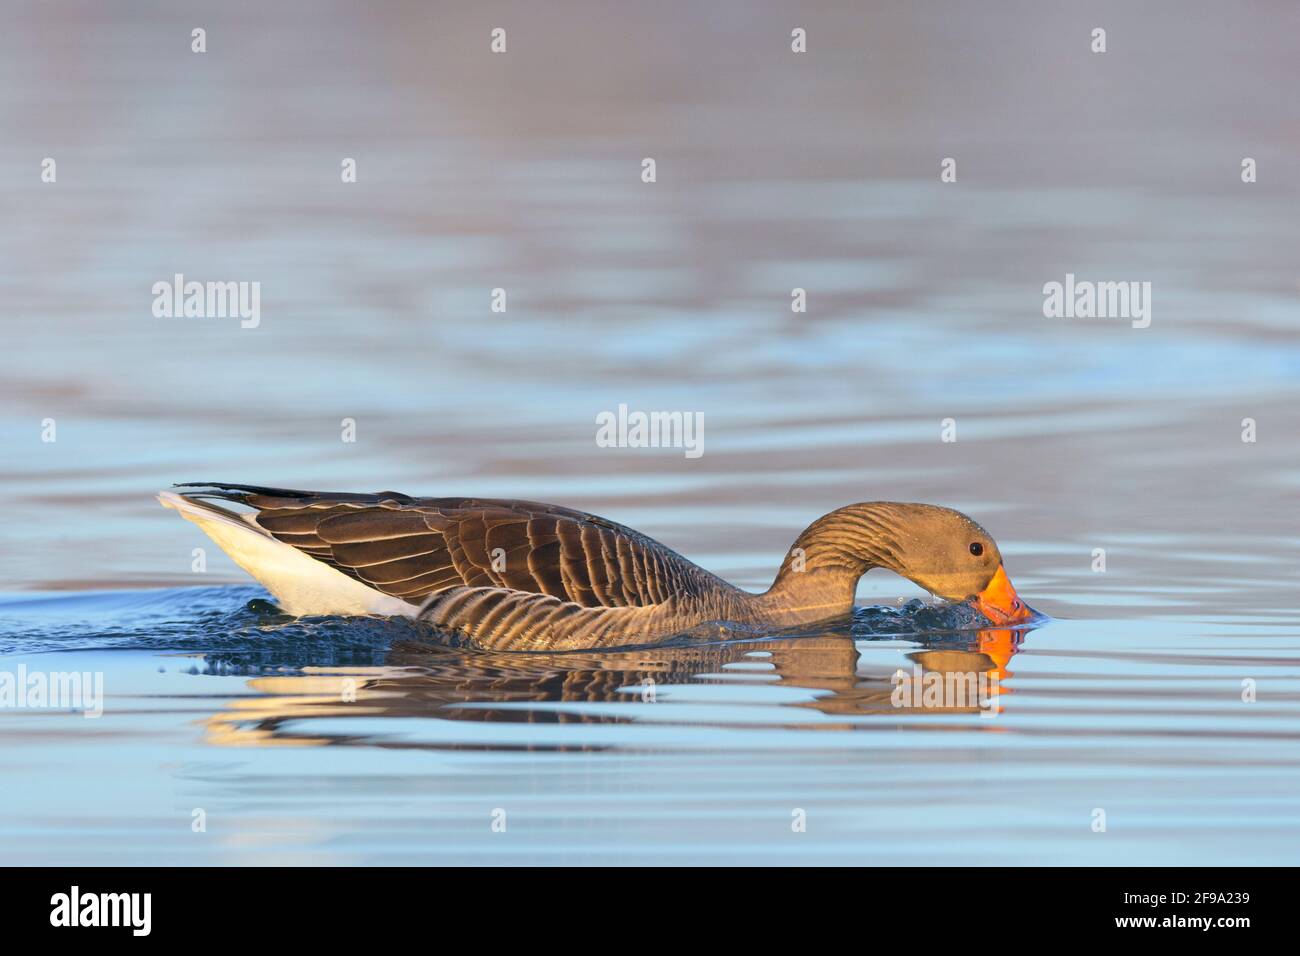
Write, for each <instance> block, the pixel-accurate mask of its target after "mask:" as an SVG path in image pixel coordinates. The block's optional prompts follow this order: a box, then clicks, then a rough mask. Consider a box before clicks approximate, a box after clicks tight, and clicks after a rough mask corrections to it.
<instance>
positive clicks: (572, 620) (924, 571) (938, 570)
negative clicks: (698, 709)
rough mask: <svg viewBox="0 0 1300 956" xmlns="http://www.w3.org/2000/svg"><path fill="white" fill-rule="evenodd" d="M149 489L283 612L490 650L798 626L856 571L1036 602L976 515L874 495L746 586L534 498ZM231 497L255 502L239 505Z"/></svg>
mask: <svg viewBox="0 0 1300 956" xmlns="http://www.w3.org/2000/svg"><path fill="white" fill-rule="evenodd" d="M175 487H177V488H183V489H187V490H185V491H181V492H174V491H164V492H161V493H160V494H159V496H158V498H159V500H160V501H161V502H162V503H163V504H164V505H165V506H167V507H169V508H174V509H176V510H177V511H178V512H180V514H181V515H182V516H183V517H185V518H187V519H189V520H190V521H192V522H194V523H195V524H197V525H198V526H199V527H200V528H202V529H203V531H204V532H206V533H207V535H208V536H209V537H211V538H212V540H213V541H215V542H216V543H217V544H218V545H220V546H221V548H222V549H223V550H224V551H225V552H226V553H227V554H229V555H230V557H231V558H232V559H234V561H235V563H236V564H238V565H239V566H240V567H242V568H243V569H244V570H245V571H247V572H248V573H249V574H251V575H252V576H253V577H254V578H256V579H257V580H258V581H259V582H261V583H262V585H263V586H264V587H266V589H267V590H269V591H270V592H271V593H272V594H273V595H274V596H275V597H276V599H277V600H278V601H279V602H280V606H281V607H282V608H283V609H284V610H285V611H286V612H287V613H289V614H294V615H309V614H310V615H317V614H385V615H394V614H402V615H407V616H410V617H415V618H420V619H423V620H427V621H429V622H431V623H432V624H433V625H435V626H436V627H438V628H440V629H442V630H444V631H449V632H452V633H453V634H455V635H457V637H458V638H459V639H462V640H464V641H465V642H466V643H469V644H471V645H473V646H476V647H481V648H485V649H490V650H573V649H589V648H607V647H622V646H627V645H633V644H648V643H653V642H655V641H656V640H660V639H663V638H666V637H670V636H672V635H675V634H680V633H682V632H684V631H688V630H691V629H692V628H696V627H698V626H700V625H704V624H709V623H712V622H725V623H728V624H735V625H739V626H741V627H753V628H771V629H781V628H790V627H805V626H809V625H812V624H818V623H824V622H827V621H832V620H835V619H842V618H846V617H848V616H849V615H850V614H851V613H852V610H853V598H854V591H855V589H856V587H857V583H858V579H859V578H860V577H861V576H862V575H863V574H864V573H866V571H867V570H869V569H870V568H886V569H888V570H890V571H893V572H894V573H896V574H899V575H902V576H903V577H905V578H908V579H909V580H911V581H914V582H916V583H917V584H919V585H920V586H921V587H923V588H925V589H926V590H927V591H930V592H931V593H933V594H935V595H937V596H939V597H941V598H944V599H945V600H950V601H965V600H969V601H971V602H972V603H973V605H974V606H975V607H976V608H978V609H979V610H980V611H981V612H982V613H983V614H984V615H985V616H986V617H987V618H989V620H990V621H992V622H993V623H995V624H1000V625H1004V626H1005V625H1015V624H1020V623H1024V622H1026V621H1029V620H1031V619H1032V617H1033V613H1034V612H1032V611H1031V610H1030V609H1029V608H1028V607H1027V606H1026V605H1025V604H1024V602H1023V601H1021V600H1020V598H1019V597H1018V596H1017V595H1016V591H1015V588H1013V587H1012V586H1011V581H1010V580H1009V579H1008V578H1007V573H1006V571H1005V569H1004V568H1003V566H1002V555H1001V553H1000V552H999V551H998V546H997V544H996V543H995V542H994V540H993V539H992V537H990V536H989V534H988V532H987V531H985V530H984V529H983V528H981V527H980V526H979V525H977V524H976V523H975V522H974V521H972V520H971V519H970V518H968V517H966V516H965V515H964V514H962V513H961V512H958V511H953V510H952V509H950V508H941V507H938V506H937V505H926V504H904V503H900V502H892V501H871V502H864V503H861V504H854V505H848V506H847V507H844V508H839V509H837V510H835V511H832V512H831V513H830V514H827V515H824V516H823V517H821V518H818V519H817V520H816V521H814V522H813V523H812V524H811V525H809V526H808V528H807V529H806V530H805V531H804V532H803V533H802V534H801V535H799V537H798V539H797V540H796V541H795V543H794V544H793V545H792V546H791V548H790V550H789V552H788V553H787V554H786V556H785V559H784V561H783V562H782V564H781V570H780V571H779V572H778V574H777V576H776V580H775V582H774V583H773V584H772V586H771V587H770V588H769V589H768V590H767V591H765V592H763V593H762V594H753V593H750V592H748V591H744V590H741V589H740V588H737V587H735V586H733V585H731V584H728V583H727V582H726V581H724V580H722V579H721V578H719V577H718V576H716V575H714V574H712V573H710V572H708V571H706V570H704V569H703V568H701V567H699V566H698V565H696V564H693V563H692V562H690V561H688V560H687V559H686V558H684V557H682V556H681V555H679V554H677V553H676V552H675V551H672V550H670V549H669V548H667V547H665V546H664V545H662V544H660V543H659V542H658V541H655V540H654V539H652V538H649V537H647V536H646V535H644V534H641V533H640V532H638V531H633V530H632V529H631V528H625V527H623V526H622V525H619V524H615V523H614V522H612V521H607V520H606V519H604V518H600V517H597V516H596V515H592V514H587V513H586V512H582V511H575V510H573V509H570V508H562V507H559V506H557V505H548V504H541V503H539V502H534V501H514V500H498V499H491V498H413V497H410V496H409V495H404V494H399V493H397V492H394V491H381V492H378V493H376V494H347V493H336V492H320V491H291V490H287V489H284V488H263V487H258V486H256V485H228V484H207V483H203V484H198V483H194V484H183V485H176V486H175ZM228 503H234V504H238V505H243V506H246V507H247V508H250V509H252V510H251V511H234V510H231V509H230V508H228V507H225V506H224V505H226V504H228Z"/></svg>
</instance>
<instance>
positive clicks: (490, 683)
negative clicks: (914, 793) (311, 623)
mask: <svg viewBox="0 0 1300 956" xmlns="http://www.w3.org/2000/svg"><path fill="white" fill-rule="evenodd" d="M1022 637H1023V633H1022V632H1018V631H1011V630H984V631H979V632H978V633H976V634H973V635H972V636H971V637H970V639H969V640H958V641H956V642H954V641H953V640H952V639H949V640H948V641H946V643H945V646H943V647H936V648H928V649H923V650H917V651H911V652H905V653H902V654H901V660H900V661H899V662H898V664H897V665H896V666H895V667H893V668H890V667H888V666H884V665H882V664H881V663H878V662H877V663H868V662H867V661H866V660H864V657H863V655H862V653H861V651H860V649H859V646H858V643H857V642H856V641H855V640H854V638H852V637H850V636H848V635H847V634H843V633H838V634H837V633H826V634H821V635H815V636H806V637H797V638H786V639H780V640H766V641H733V642H727V643H721V644H710V645H702V646H690V647H663V648H646V649H638V650H628V651H618V652H610V653H590V654H586V653H580V654H518V653H515V654H509V653H490V652H466V651H463V650H451V649H444V648H432V647H425V646H423V645H414V644H405V645H399V646H396V647H394V649H393V651H392V652H391V653H390V654H389V660H388V662H387V663H386V664H385V665H383V666H378V667H340V668H318V669H311V670H310V671H309V672H308V673H306V674H303V675H293V676H283V675H272V676H263V677H254V678H251V679H249V681H248V686H249V688H250V690H252V691H253V692H255V694H256V696H252V697H239V698H236V699H234V700H232V701H230V702H229V703H228V704H227V706H226V708H225V709H224V710H222V711H220V712H219V713H217V714H214V715H213V716H211V717H209V718H207V719H206V720H205V721H204V725H205V731H206V740H207V742H209V743H212V744H216V745H219V746H236V747H237V746H299V747H301V746H315V745H324V744H336V745H337V744H352V745H363V746H371V745H373V746H380V747H399V748H404V747H417V748H436V749H479V748H480V747H481V746H483V745H478V744H473V743H465V742H462V743H455V742H443V741H439V742H436V743H430V742H419V741H417V742H411V741H409V740H396V739H395V740H385V739H383V735H382V733H380V734H376V733H374V730H373V728H374V725H373V724H369V725H368V727H367V730H366V732H364V733H362V732H358V733H356V734H349V733H346V732H343V733H340V732H337V731H335V730H333V729H332V728H331V731H330V732H314V729H313V728H312V727H311V726H309V725H304V723H303V722H304V721H311V720H319V719H321V718H349V719H356V718H384V719H394V720H398V719H402V718H431V717H432V718H437V719H440V720H461V721H463V720H472V721H489V722H492V721H496V722H509V723H548V722H549V723H575V724H601V723H626V722H634V721H636V720H637V713H636V712H634V711H633V709H632V708H630V707H629V712H628V713H627V714H626V715H611V714H609V713H590V712H585V711H582V710H580V709H577V708H575V709H563V708H560V709H557V708H554V707H551V706H547V707H537V708H530V707H528V706H527V705H528V704H529V703H537V704H546V705H552V704H555V703H561V704H591V703H620V704H634V703H658V704H661V705H664V706H668V707H673V706H674V705H675V704H676V702H675V701H674V700H673V695H672V688H673V687H674V686H678V687H680V686H682V685H690V684H693V685H700V684H716V685H721V684H733V685H734V684H737V683H741V684H750V685H760V686H764V687H771V686H774V685H775V686H779V687H785V688H802V689H806V690H808V691H812V692H814V696H813V697H812V699H809V700H799V701H794V702H788V701H780V702H778V703H779V704H780V705H781V706H789V707H799V708H810V709H813V710H815V711H818V712H820V713H822V714H825V715H830V716H842V717H852V718H857V717H894V718H897V717H900V716H913V715H916V714H918V713H925V714H976V713H979V714H982V715H983V716H994V715H996V714H997V713H1000V712H1001V710H1002V705H1001V700H1000V698H1001V696H1002V695H1005V694H1007V693H1009V688H1007V687H1005V686H1004V685H1003V681H1004V680H1005V679H1006V678H1007V677H1009V676H1011V672H1010V671H1009V670H1008V669H1007V664H1008V663H1009V661H1010V659H1011V657H1012V656H1013V655H1014V654H1015V653H1016V652H1017V650H1018V649H1019V645H1020V641H1021V639H1022ZM461 704H475V705H478V706H473V707H461V706H457V705H461ZM495 704H505V705H510V706H492V705H495ZM484 705H486V706H484ZM520 705H523V706H520ZM681 722H683V723H692V722H695V723H698V722H699V721H698V720H697V719H692V717H690V716H685V715H683V716H682V717H681ZM709 722H710V723H714V724H716V725H720V726H721V725H728V726H734V725H735V724H734V723H732V722H730V721H728V720H727V717H726V715H725V714H723V715H721V717H720V718H719V719H717V720H716V721H709ZM744 726H755V725H753V724H750V723H745V724H744ZM762 726H781V727H799V728H800V729H817V730H835V729H841V730H843V729H852V728H853V727H854V726H857V724H856V722H847V721H846V722H844V723H838V722H831V723H826V722H819V723H816V724H807V723H802V722H800V721H789V722H786V721H782V720H781V719H780V718H779V717H773V719H772V720H770V721H767V722H765V723H764V724H762ZM400 729H401V727H400V725H396V724H395V725H393V730H394V731H400ZM485 749H529V750H533V749H539V750H550V749H561V750H571V749H580V750H589V749H590V750H596V749H604V748H602V747H599V746H582V747H551V746H547V745H544V744H543V745H539V746H531V745H530V746H528V747H526V748H515V747H495V746H490V745H489V746H487V747H485Z"/></svg>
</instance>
